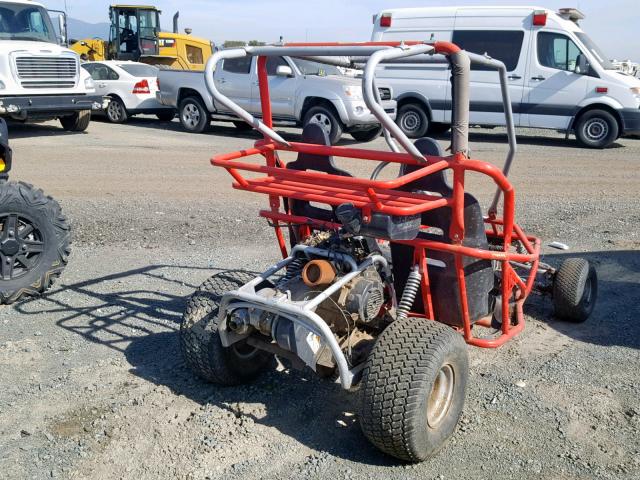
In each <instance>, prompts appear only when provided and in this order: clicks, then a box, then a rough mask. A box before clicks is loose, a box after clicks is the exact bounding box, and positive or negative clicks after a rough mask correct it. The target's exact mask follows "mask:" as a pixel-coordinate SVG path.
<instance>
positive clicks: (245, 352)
mask: <svg viewBox="0 0 640 480" xmlns="http://www.w3.org/2000/svg"><path fill="white" fill-rule="evenodd" d="M231 348H232V349H233V353H235V354H236V356H237V357H238V358H241V359H243V360H247V359H249V358H251V357H253V356H254V355H255V354H256V353H257V352H258V349H257V348H256V347H252V346H251V345H249V344H247V343H244V342H242V343H234V344H233V345H232V346H231Z"/></svg>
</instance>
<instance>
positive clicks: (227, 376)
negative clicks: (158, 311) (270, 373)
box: [180, 271, 273, 385]
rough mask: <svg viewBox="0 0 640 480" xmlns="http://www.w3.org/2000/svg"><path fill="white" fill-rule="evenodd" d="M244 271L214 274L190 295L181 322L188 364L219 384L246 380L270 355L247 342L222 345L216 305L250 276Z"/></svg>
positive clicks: (185, 357) (183, 346)
mask: <svg viewBox="0 0 640 480" xmlns="http://www.w3.org/2000/svg"><path fill="white" fill-rule="evenodd" d="M254 277H255V276H254V275H250V274H248V273H246V272H239V271H228V272H221V273H217V274H215V275H213V276H212V277H211V278H209V279H208V280H207V281H205V282H204V283H203V284H202V285H201V286H200V288H198V290H196V292H195V293H194V294H193V295H192V296H191V298H190V299H189V301H188V303H187V308H186V310H185V313H184V315H183V317H182V323H181V324H180V349H181V350H182V356H183V357H184V359H185V361H186V363H187V365H188V366H189V367H190V368H191V369H192V370H193V371H194V372H195V373H196V374H197V375H198V376H199V377H201V378H203V379H204V380H207V381H209V382H213V383H217V384H220V385H240V384H243V383H247V382H249V381H251V380H253V379H254V378H255V377H257V376H258V375H259V374H260V373H262V372H263V371H264V370H265V369H266V368H267V367H268V366H269V365H270V363H271V361H272V360H273V355H271V354H269V353H266V352H264V351H261V350H257V349H255V348H253V347H248V346H247V345H246V344H244V345H243V344H242V343H238V344H235V345H232V346H231V347H228V348H225V347H223V346H222V343H221V340H220V335H219V333H218V308H219V306H220V301H221V299H222V296H223V295H224V294H225V293H227V292H229V291H231V290H235V289H237V288H238V287H240V286H242V285H244V284H245V283H247V282H248V281H250V280H252V279H253V278H254Z"/></svg>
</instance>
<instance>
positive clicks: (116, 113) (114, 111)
mask: <svg viewBox="0 0 640 480" xmlns="http://www.w3.org/2000/svg"><path fill="white" fill-rule="evenodd" d="M107 114H108V115H109V120H111V121H112V122H119V121H120V120H121V119H122V105H120V103H119V102H117V101H115V100H111V101H110V102H109V106H108V107H107Z"/></svg>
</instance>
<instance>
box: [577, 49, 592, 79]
mask: <svg viewBox="0 0 640 480" xmlns="http://www.w3.org/2000/svg"><path fill="white" fill-rule="evenodd" d="M590 68H591V66H590V65H589V61H588V60H587V57H585V56H584V55H583V54H582V53H581V54H579V55H578V57H577V58H576V67H575V68H574V69H573V72H574V73H577V74H578V75H588V74H589V70H590Z"/></svg>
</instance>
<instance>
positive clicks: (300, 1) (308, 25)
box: [41, 0, 640, 61]
mask: <svg viewBox="0 0 640 480" xmlns="http://www.w3.org/2000/svg"><path fill="white" fill-rule="evenodd" d="M41 1H42V2H43V3H45V4H46V5H47V6H48V7H50V8H60V9H62V8H64V5H65V3H66V5H67V10H68V12H69V14H70V16H72V17H74V18H77V19H79V20H84V21H86V22H90V23H99V22H106V21H108V20H107V12H108V8H109V4H110V3H116V1H115V0H114V1H109V0H66V2H65V0H41ZM122 3H145V4H154V5H156V6H158V7H159V8H161V9H162V10H163V14H162V17H161V22H162V26H163V28H164V29H166V30H168V29H170V28H171V17H172V16H173V14H174V13H175V12H176V11H177V10H179V11H180V26H181V28H184V27H191V28H193V33H194V35H198V36H202V37H206V38H210V39H211V40H213V41H215V42H222V41H224V40H251V39H256V40H262V41H267V42H271V41H277V40H278V37H279V36H280V35H283V36H284V38H285V40H290V41H293V40H303V41H304V40H309V41H322V40H327V41H339V40H342V41H345V40H368V39H369V37H370V35H371V27H372V25H371V18H372V15H373V14H374V13H376V12H379V11H381V10H384V9H385V8H400V7H414V6H443V5H451V4H456V3H458V2H455V3H454V2H451V1H446V0H440V1H433V0H386V1H383V0H141V1H136V0H133V1H131V0H127V1H125V0H123V1H122ZM459 4H460V5H531V4H535V2H531V1H518V0H508V1H500V0H492V1H478V0H464V1H460V2H459ZM538 4H539V5H542V6H545V7H547V8H553V9H557V8H560V7H578V8H579V9H580V10H581V11H582V12H583V13H584V14H585V15H586V19H585V20H583V21H582V22H581V25H582V28H583V29H584V30H585V31H586V32H587V33H588V34H589V35H590V36H591V37H592V38H593V40H594V41H595V42H596V43H597V44H598V45H600V47H601V48H602V49H603V50H604V52H605V53H606V54H607V55H608V56H609V58H617V59H627V58H631V59H633V60H635V61H640V34H639V32H638V30H639V29H640V0H608V1H607V0H580V1H578V0H573V3H572V0H562V1H546V2H539V3H538Z"/></svg>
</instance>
